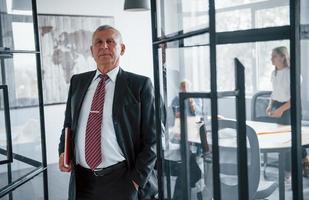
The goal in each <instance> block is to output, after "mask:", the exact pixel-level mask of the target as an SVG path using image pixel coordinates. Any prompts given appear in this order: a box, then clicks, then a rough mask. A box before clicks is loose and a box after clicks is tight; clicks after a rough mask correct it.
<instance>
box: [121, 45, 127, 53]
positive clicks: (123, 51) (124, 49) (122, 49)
mask: <svg viewBox="0 0 309 200" xmlns="http://www.w3.org/2000/svg"><path fill="white" fill-rule="evenodd" d="M125 51H126V45H124V44H121V52H120V55H122V56H123V54H124V53H125Z"/></svg>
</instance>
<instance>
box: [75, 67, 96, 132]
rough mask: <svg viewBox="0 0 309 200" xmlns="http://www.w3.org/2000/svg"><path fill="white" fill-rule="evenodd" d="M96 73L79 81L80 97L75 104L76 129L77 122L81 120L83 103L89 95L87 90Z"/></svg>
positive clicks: (78, 92)
mask: <svg viewBox="0 0 309 200" xmlns="http://www.w3.org/2000/svg"><path fill="white" fill-rule="evenodd" d="M95 73H96V71H92V72H91V73H88V74H85V76H82V77H81V78H80V80H79V85H80V86H79V90H78V91H77V96H78V97H79V98H78V99H77V100H76V104H75V109H74V110H75V113H74V114H75V115H74V116H73V122H74V125H75V126H74V127H75V128H76V125H77V122H78V118H79V114H80V109H81V106H82V103H83V101H84V98H85V95H86V93H87V90H88V88H89V86H90V84H91V81H92V79H93V77H94V75H95Z"/></svg>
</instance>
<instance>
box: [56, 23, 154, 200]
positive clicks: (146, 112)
mask: <svg viewBox="0 0 309 200" xmlns="http://www.w3.org/2000/svg"><path fill="white" fill-rule="evenodd" d="M91 52H92V56H93V58H94V60H95V62H96V64H97V69H96V70H95V71H90V72H86V73H82V74H77V75H74V76H73V77H72V79H71V83H70V89H69V94H68V101H67V105H66V112H65V121H64V129H63V130H62V135H61V138H60V144H59V155H60V157H59V168H60V170H61V171H63V172H71V179H70V187H69V199H77V200H86V199H87V200H98V199H104V200H109V199H110V200H124V199H151V198H153V196H154V195H155V194H156V193H157V185H156V177H155V174H154V171H153V168H154V165H155V161H156V153H155V144H156V138H155V117H154V116H155V108H154V93H153V87H152V84H151V82H150V80H149V78H146V77H144V76H140V75H137V74H133V73H129V72H126V71H124V70H122V69H121V68H120V66H119V63H120V57H121V56H122V55H123V54H124V53H125V45H124V44H123V41H122V37H121V34H120V32H119V31H118V30H117V29H115V28H113V27H111V26H107V25H104V26H100V27H98V28H97V29H96V30H95V32H94V33H93V36H92V45H91ZM66 127H70V129H71V130H72V141H73V142H72V145H71V146H72V148H71V156H72V158H73V159H72V162H71V164H70V165H69V166H68V167H65V165H64V159H63V157H64V143H65V142H64V130H65V128H66Z"/></svg>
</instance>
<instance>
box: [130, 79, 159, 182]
mask: <svg viewBox="0 0 309 200" xmlns="http://www.w3.org/2000/svg"><path fill="white" fill-rule="evenodd" d="M155 162H156V125H155V102H154V91H153V87H152V83H151V81H150V79H146V81H145V82H144V84H143V88H142V90H141V150H140V152H139V153H138V155H137V158H136V162H135V169H134V170H133V172H132V180H134V181H135V182H136V183H137V184H138V185H139V186H140V187H142V188H143V187H144V186H145V184H146V182H147V181H148V179H149V177H150V175H151V172H152V171H153V169H154V165H155Z"/></svg>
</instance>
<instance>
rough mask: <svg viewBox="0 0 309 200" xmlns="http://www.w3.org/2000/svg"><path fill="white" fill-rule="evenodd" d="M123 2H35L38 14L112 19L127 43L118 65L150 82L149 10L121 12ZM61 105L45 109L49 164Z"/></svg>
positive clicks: (53, 159) (61, 114)
mask: <svg viewBox="0 0 309 200" xmlns="http://www.w3.org/2000/svg"><path fill="white" fill-rule="evenodd" d="M123 5H124V0H116V1H109V0H87V1H84V0H38V1H37V7H38V13H40V14H64V15H102V16H113V17H114V19H115V27H116V28H118V29H119V30H120V31H121V33H122V35H123V39H124V42H125V44H126V53H125V55H124V56H123V57H122V60H121V63H120V65H121V66H122V67H123V68H124V69H125V70H127V71H131V72H135V73H138V74H142V75H145V76H148V77H150V78H151V79H152V80H153V67H152V66H153V65H152V46H151V41H152V39H151V19H150V11H146V12H145V11H143V12H127V11H123ZM64 110H65V107H64V105H57V106H46V107H45V123H46V138H47V141H46V143H47V159H48V163H55V162H58V155H57V149H58V140H59V136H60V131H61V128H62V123H63V118H64Z"/></svg>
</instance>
